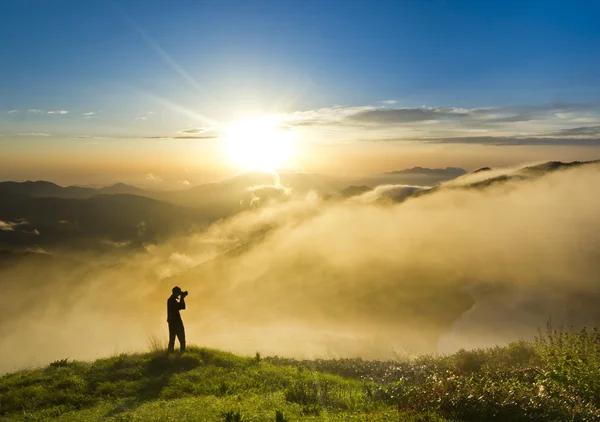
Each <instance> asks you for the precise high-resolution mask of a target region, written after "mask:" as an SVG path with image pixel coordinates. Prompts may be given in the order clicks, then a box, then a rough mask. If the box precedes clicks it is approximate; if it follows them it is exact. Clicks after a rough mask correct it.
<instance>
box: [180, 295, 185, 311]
mask: <svg viewBox="0 0 600 422" xmlns="http://www.w3.org/2000/svg"><path fill="white" fill-rule="evenodd" d="M179 309H185V299H184V298H183V297H182V298H181V299H179Z"/></svg>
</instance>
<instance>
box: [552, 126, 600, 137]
mask: <svg viewBox="0 0 600 422" xmlns="http://www.w3.org/2000/svg"><path fill="white" fill-rule="evenodd" d="M555 134H556V135H557V136H562V135H566V136H576V135H600V126H582V127H575V128H571V129H561V130H559V131H558V132H556V133H555Z"/></svg>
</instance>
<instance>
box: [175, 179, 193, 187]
mask: <svg viewBox="0 0 600 422" xmlns="http://www.w3.org/2000/svg"><path fill="white" fill-rule="evenodd" d="M177 183H179V184H181V185H183V186H191V184H190V182H189V181H188V180H178V181H177Z"/></svg>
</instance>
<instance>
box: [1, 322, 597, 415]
mask: <svg viewBox="0 0 600 422" xmlns="http://www.w3.org/2000/svg"><path fill="white" fill-rule="evenodd" d="M599 339H600V338H599V334H598V332H597V331H594V332H593V333H587V332H585V331H582V332H579V333H564V332H563V333H558V332H550V333H549V334H548V336H547V337H544V338H541V339H537V341H535V342H533V343H527V342H519V343H513V344H511V345H509V346H506V347H503V348H500V347H496V348H493V349H486V350H474V351H469V352H467V351H464V350H462V351H459V352H458V353H456V354H454V355H450V356H445V357H437V358H434V357H431V356H422V357H418V358H416V359H413V360H402V361H388V362H384V361H364V360H362V359H337V360H336V359H329V360H323V359H319V360H313V361H296V360H292V359H283V358H277V357H273V358H266V359H261V357H260V355H259V354H257V355H256V356H255V357H253V358H250V357H240V356H235V355H233V354H230V353H226V352H221V351H218V350H212V349H205V348H202V349H200V348H191V349H190V350H189V352H188V353H185V354H183V355H179V354H176V355H172V356H168V355H166V354H165V353H164V351H155V352H151V353H144V354H134V355H119V356H114V357H111V358H105V359H100V360H97V361H95V362H92V363H85V362H70V361H68V360H66V359H65V360H61V361H56V362H54V363H52V364H50V365H49V366H48V367H45V368H40V369H35V370H29V371H22V372H17V373H13V374H8V375H4V376H3V377H1V378H0V397H2V400H1V401H0V416H1V417H3V418H4V419H5V420H13V421H18V420H64V421H67V420H68V421H99V420H113V421H125V420H127V421H163V420H173V421H175V420H186V421H238V420H241V421H269V420H271V421H279V422H284V421H303V420H311V421H319V420H323V421H325V420H328V421H331V420H333V421H367V420H368V421H389V420H395V421H439V422H442V421H450V420H453V421H479V420H492V419H493V420H496V421H515V420H519V421H564V420H599V418H600V408H599V406H600V394H599V393H600V376H599V375H598V368H599V366H600V343H599V342H598V340H599ZM567 361H568V362H569V364H568V365H565V362H567ZM238 417H239V419H238Z"/></svg>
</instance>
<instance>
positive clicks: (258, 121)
mask: <svg viewBox="0 0 600 422" xmlns="http://www.w3.org/2000/svg"><path fill="white" fill-rule="evenodd" d="M292 137H293V133H292V130H291V129H290V128H288V127H286V126H284V125H282V124H281V123H279V122H278V121H277V120H276V119H273V118H269V117H262V118H254V119H248V120H243V121H240V122H238V123H236V124H234V125H233V126H230V127H229V128H227V129H226V130H225V142H226V147H227V153H228V156H229V158H230V159H231V161H233V163H234V164H235V165H237V166H239V167H241V169H242V170H244V171H269V172H270V171H274V170H276V169H278V168H282V167H285V166H287V165H289V160H290V159H291V158H292V156H293V152H294V151H293V148H292Z"/></svg>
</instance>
